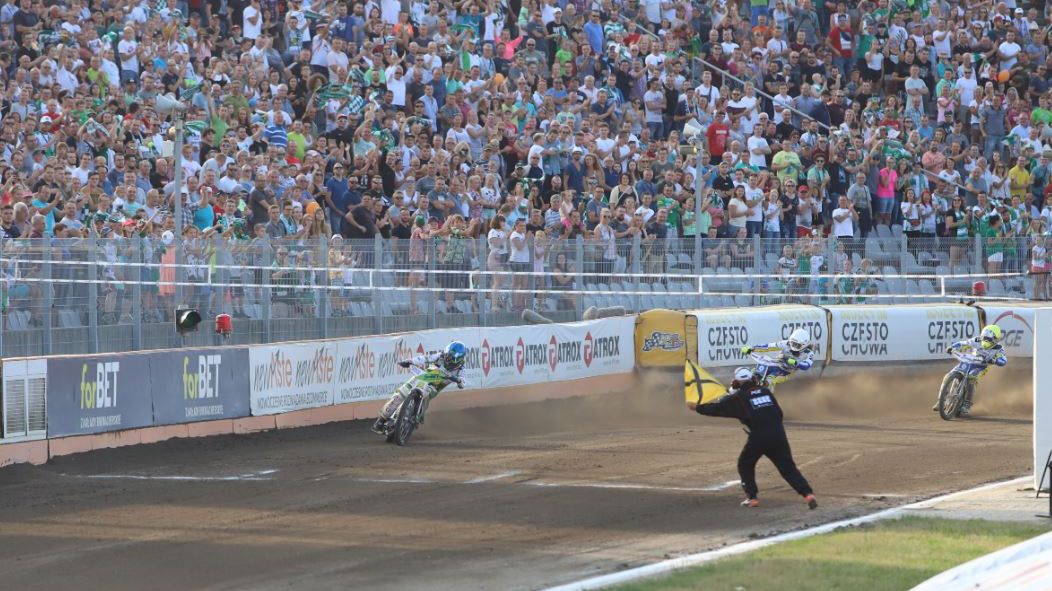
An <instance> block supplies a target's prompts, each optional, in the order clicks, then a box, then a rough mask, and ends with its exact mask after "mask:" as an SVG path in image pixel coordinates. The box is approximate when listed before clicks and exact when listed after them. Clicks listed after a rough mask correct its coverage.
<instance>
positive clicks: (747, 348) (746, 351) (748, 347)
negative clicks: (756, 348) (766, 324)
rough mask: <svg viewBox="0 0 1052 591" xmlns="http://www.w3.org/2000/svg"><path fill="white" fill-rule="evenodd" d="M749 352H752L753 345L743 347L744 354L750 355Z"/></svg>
mask: <svg viewBox="0 0 1052 591" xmlns="http://www.w3.org/2000/svg"><path fill="white" fill-rule="evenodd" d="M749 353H752V347H750V346H749V345H745V346H744V347H742V355H748V354H749Z"/></svg>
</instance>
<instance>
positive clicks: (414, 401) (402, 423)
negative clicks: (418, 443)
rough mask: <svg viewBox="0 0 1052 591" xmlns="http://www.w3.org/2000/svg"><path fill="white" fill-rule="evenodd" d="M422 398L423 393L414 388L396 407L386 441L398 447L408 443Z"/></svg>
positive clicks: (414, 427) (414, 426)
mask: <svg viewBox="0 0 1052 591" xmlns="http://www.w3.org/2000/svg"><path fill="white" fill-rule="evenodd" d="M422 398H423V395H422V394H421V393H420V391H419V390H414V391H413V393H412V394H410V395H409V397H408V398H406V399H405V401H404V402H402V405H401V406H400V407H399V408H398V415H397V416H398V418H397V420H396V421H395V424H394V427H393V428H392V429H391V433H390V435H388V436H387V441H388V443H394V444H395V445H397V446H399V447H401V446H403V445H405V444H406V443H409V438H410V437H412V436H413V431H414V430H415V429H416V420H417V418H416V417H417V410H418V409H419V408H420V403H421V401H422Z"/></svg>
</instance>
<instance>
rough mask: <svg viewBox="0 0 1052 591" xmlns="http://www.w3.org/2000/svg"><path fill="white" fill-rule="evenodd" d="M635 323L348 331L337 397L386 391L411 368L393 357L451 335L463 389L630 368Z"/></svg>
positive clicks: (430, 349) (442, 342)
mask: <svg viewBox="0 0 1052 591" xmlns="http://www.w3.org/2000/svg"><path fill="white" fill-rule="evenodd" d="M634 327H635V318H633V317H627V316H626V317H623V318H608V319H602V320H594V321H589V322H579V323H574V324H541V325H534V326H514V327H495V328H463V329H453V330H434V331H426V332H420V333H415V334H406V335H400V336H393V337H366V338H361V339H348V340H344V341H340V342H339V343H338V347H337V353H336V362H335V365H336V374H335V383H334V390H335V395H334V399H335V402H336V403H338V404H339V403H345V402H360V401H363V400H381V399H384V398H387V397H388V396H390V395H391V392H393V391H394V390H395V388H397V387H398V386H399V385H401V384H402V383H403V382H405V381H406V380H407V379H409V377H410V376H411V375H412V372H411V370H407V369H402V368H401V367H398V361H400V360H402V359H410V358H412V357H414V356H416V355H425V354H430V353H435V352H439V351H442V350H443V349H445V347H446V345H448V344H449V343H450V342H451V341H454V340H457V341H461V342H462V343H464V346H465V347H467V350H468V355H467V360H466V362H465V364H464V371H463V372H462V373H461V376H462V377H463V378H464V388H465V389H475V390H479V389H486V388H502V387H506V386H520V385H526V384H539V383H544V382H550V381H559V380H573V379H577V378H584V377H591V376H598V375H604V374H611V373H624V372H629V371H632V369H633V366H634V364H635V351H634V346H633V330H634ZM255 364H256V362H255V361H253V366H254V367H255ZM253 371H254V372H255V369H253ZM253 375H255V374H253ZM254 404H255V403H254ZM253 412H255V406H253Z"/></svg>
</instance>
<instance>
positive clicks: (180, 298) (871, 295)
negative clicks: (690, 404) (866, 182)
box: [0, 231, 1050, 357]
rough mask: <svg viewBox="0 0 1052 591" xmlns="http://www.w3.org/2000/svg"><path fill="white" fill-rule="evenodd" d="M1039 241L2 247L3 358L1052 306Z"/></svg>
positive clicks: (147, 242)
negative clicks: (596, 314) (197, 321)
mask: <svg viewBox="0 0 1052 591" xmlns="http://www.w3.org/2000/svg"><path fill="white" fill-rule="evenodd" d="M1038 240H1040V239H1039V238H1038V239H1034V238H994V239H981V238H962V239H947V238H936V237H916V236H910V237H907V236H902V235H892V234H891V233H890V231H889V232H888V235H881V234H880V233H878V234H876V235H872V236H870V237H868V238H866V239H859V238H847V239H837V238H824V237H811V236H808V237H801V238H796V239H773V238H771V239H769V238H760V237H753V238H740V239H738V238H734V239H726V238H717V239H702V238H695V237H687V238H683V237H674V238H669V239H662V240H659V239H655V238H641V237H640V235H638V234H637V235H635V236H632V237H625V238H619V239H615V240H609V241H597V240H586V239H583V238H576V239H573V240H555V241H545V240H532V239H526V240H515V241H512V242H510V243H505V242H502V241H490V240H487V238H485V237H479V238H466V237H465V238H461V237H454V238H451V239H450V238H443V239H429V240H397V239H389V240H385V239H381V238H377V239H375V240H339V239H337V240H320V239H319V240H316V241H311V240H268V239H255V240H247V241H239V240H226V239H221V238H214V239H198V240H186V241H169V242H167V243H166V242H165V241H163V240H161V239H160V238H152V237H144V238H136V239H109V238H103V239H63V240H59V239H54V240H40V239H38V240H22V241H18V240H6V241H3V242H2V243H0V308H2V320H3V326H2V330H0V353H2V355H3V356H4V357H15V356H30V355H47V354H77V353H96V352H113V351H130V350H141V349H157V348H168V347H179V346H201V345H210V344H213V343H214V338H215V337H214V336H213V335H212V334H211V333H210V331H209V330H207V329H204V328H202V329H201V330H200V331H199V332H197V333H194V334H191V335H189V336H180V335H178V334H177V333H176V331H175V330H174V327H173V322H172V321H173V318H172V317H173V311H174V310H175V309H176V308H177V307H189V308H194V309H196V310H198V311H199V312H200V313H201V315H202V316H203V317H204V318H206V319H209V318H211V317H213V316H214V315H216V314H219V313H226V314H230V315H232V316H233V318H234V324H235V330H234V334H233V335H232V336H231V337H230V342H231V343H234V344H254V343H269V342H280V341H289V340H306V339H319V338H335V337H345V336H359V335H368V334H383V333H394V332H404V331H415V330H422V329H428V328H449V327H461V326H505V325H513V324H519V323H521V322H522V313H523V311H524V310H533V311H536V312H538V313H540V314H542V315H544V316H546V317H548V318H550V319H552V320H554V321H557V322H562V321H572V320H577V319H580V318H581V317H582V316H583V314H584V311H585V310H586V309H587V308H589V307H598V308H603V307H612V306H621V307H624V308H625V309H626V310H627V311H629V312H637V311H643V310H647V309H652V308H673V309H697V308H712V307H731V306H755V305H764V304H775V303H811V304H833V303H867V302H879V303H884V304H888V303H918V302H937V301H941V302H945V301H955V300H958V299H964V298H969V299H980V300H982V299H1007V300H1026V299H1032V298H1043V297H1047V294H1048V293H1049V291H1050V290H1049V289H1048V275H1047V274H1040V273H1037V274H1034V273H1029V272H1028V271H1030V269H1028V260H1029V253H1030V252H1031V249H1032V248H1033V247H1034V245H1035V244H1037V243H1038V242H1037V241H1038Z"/></svg>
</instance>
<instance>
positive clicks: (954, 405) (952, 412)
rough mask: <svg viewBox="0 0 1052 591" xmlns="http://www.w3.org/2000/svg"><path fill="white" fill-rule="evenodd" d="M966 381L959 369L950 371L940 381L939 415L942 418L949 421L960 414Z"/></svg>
mask: <svg viewBox="0 0 1052 591" xmlns="http://www.w3.org/2000/svg"><path fill="white" fill-rule="evenodd" d="M966 381H967V378H965V377H964V374H962V373H961V372H959V371H952V372H950V373H949V374H947V375H946V378H945V379H944V380H943V381H942V389H941V390H939V416H940V417H941V418H942V420H944V421H950V420H953V419H955V418H957V417H959V416H960V415H961V403H962V402H963V401H964V389H965V387H966V386H965V383H966Z"/></svg>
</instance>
